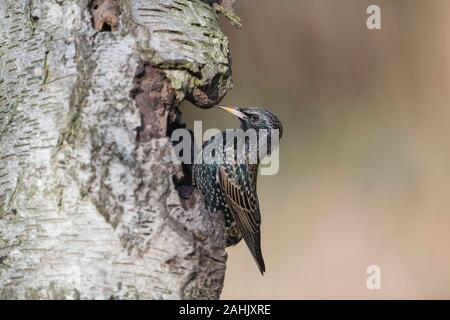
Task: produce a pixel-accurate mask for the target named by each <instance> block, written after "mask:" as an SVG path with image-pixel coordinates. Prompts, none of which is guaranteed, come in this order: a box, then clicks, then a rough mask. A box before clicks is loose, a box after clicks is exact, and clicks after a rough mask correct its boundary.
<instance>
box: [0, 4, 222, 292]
mask: <svg viewBox="0 0 450 320" xmlns="http://www.w3.org/2000/svg"><path fill="white" fill-rule="evenodd" d="M216 5H217V4H214V6H213V3H210V1H206V0H205V1H201V0H192V1H189V0H96V1H88V0H1V1H0V298H1V299H114V298H118V299H126V298H131V299H134V298H138V299H180V298H187V299H201V298H207V299H208V298H213V299H214V298H218V297H219V295H220V292H221V289H222V286H223V280H224V272H225V262H226V254H225V251H224V246H225V243H224V235H223V221H222V217H221V216H220V215H212V214H210V213H208V212H207V211H206V210H205V208H204V206H203V198H202V197H201V195H199V194H198V192H195V193H194V194H193V195H192V197H191V198H190V199H187V200H184V199H181V198H180V197H179V195H178V193H177V191H176V183H178V182H180V181H181V182H183V181H184V182H186V181H187V180H189V179H188V176H187V177H184V179H183V175H184V174H186V173H185V172H183V169H182V168H181V166H178V165H175V164H173V162H172V161H171V148H172V145H171V142H170V138H168V137H167V135H168V133H170V130H171V128H174V127H177V126H180V125H182V124H181V123H180V117H179V112H178V110H177V108H178V105H179V103H180V102H181V101H182V100H183V99H188V100H190V101H192V102H193V103H195V104H197V105H199V106H209V105H211V104H213V103H217V102H219V101H220V100H221V99H222V97H223V96H224V95H225V93H226V92H227V91H228V90H229V89H230V88H231V70H230V64H231V63H230V55H229V47H228V42H227V39H226V37H225V36H224V35H223V34H222V33H221V31H220V27H219V25H218V18H217V12H216V11H217V8H215V7H216Z"/></svg>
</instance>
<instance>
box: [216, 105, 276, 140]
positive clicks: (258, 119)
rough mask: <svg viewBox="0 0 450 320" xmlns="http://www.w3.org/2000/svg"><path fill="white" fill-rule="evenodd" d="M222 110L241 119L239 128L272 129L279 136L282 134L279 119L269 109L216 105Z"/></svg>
mask: <svg viewBox="0 0 450 320" xmlns="http://www.w3.org/2000/svg"><path fill="white" fill-rule="evenodd" d="M216 107H217V108H220V109H222V110H225V111H227V112H229V113H231V114H233V115H234V116H236V117H237V118H239V120H240V121H241V129H243V130H247V129H255V130H259V129H266V130H268V131H272V130H274V129H276V130H278V131H279V137H280V138H281V136H282V135H283V125H282V124H281V121H280V119H278V117H277V116H276V115H274V114H273V113H272V112H270V111H269V110H266V109H263V108H259V107H254V108H241V107H226V106H216Z"/></svg>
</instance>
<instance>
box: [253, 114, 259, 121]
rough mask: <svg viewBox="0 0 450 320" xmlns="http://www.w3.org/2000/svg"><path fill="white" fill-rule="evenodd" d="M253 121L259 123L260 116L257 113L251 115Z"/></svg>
mask: <svg viewBox="0 0 450 320" xmlns="http://www.w3.org/2000/svg"><path fill="white" fill-rule="evenodd" d="M251 119H252V121H259V116H258V115H257V114H256V113H254V114H252V115H251Z"/></svg>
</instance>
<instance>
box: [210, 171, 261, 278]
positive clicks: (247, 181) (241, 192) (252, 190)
mask: <svg viewBox="0 0 450 320" xmlns="http://www.w3.org/2000/svg"><path fill="white" fill-rule="evenodd" d="M257 174H258V166H257V165H244V164H242V165H240V164H233V165H221V166H219V170H218V178H219V179H218V180H219V184H220V186H221V188H222V190H223V191H224V193H225V195H226V199H227V202H228V205H229V207H230V209H231V211H232V213H233V217H234V220H235V221H236V224H237V226H238V228H239V231H240V232H241V234H242V237H243V238H244V240H245V242H246V244H247V246H248V247H249V249H250V251H251V253H252V255H253V257H254V258H255V260H256V263H257V264H258V267H259V270H260V271H261V273H264V271H265V266H264V259H263V256H262V252H261V232H260V226H261V214H260V211H259V202H258V197H257V195H256V177H257Z"/></svg>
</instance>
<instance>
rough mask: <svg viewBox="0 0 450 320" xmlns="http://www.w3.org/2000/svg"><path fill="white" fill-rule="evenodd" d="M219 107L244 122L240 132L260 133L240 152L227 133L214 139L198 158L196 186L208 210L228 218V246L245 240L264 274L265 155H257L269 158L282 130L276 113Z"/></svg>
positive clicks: (245, 144) (258, 109)
mask: <svg viewBox="0 0 450 320" xmlns="http://www.w3.org/2000/svg"><path fill="white" fill-rule="evenodd" d="M217 107H219V108H221V109H223V110H225V111H228V112H230V113H232V114H233V115H235V116H236V117H238V118H239V119H240V122H241V126H240V129H242V130H243V132H247V131H248V130H249V129H254V130H253V132H256V133H257V135H258V140H256V143H255V140H253V141H251V140H250V139H247V138H244V141H243V143H242V144H241V147H240V149H239V147H238V143H237V140H236V139H232V140H231V141H229V140H230V139H229V136H228V138H227V133H229V131H228V130H227V131H224V132H221V133H219V134H217V135H215V136H213V137H212V138H211V139H210V140H208V141H207V142H205V143H204V144H203V146H202V150H201V152H200V155H199V157H200V156H201V157H202V158H201V160H202V161H199V160H198V161H196V162H195V163H194V164H193V179H194V184H195V185H196V186H197V187H198V188H199V189H200V190H201V192H202V193H203V195H204V196H205V202H206V207H207V209H208V210H210V211H212V212H215V211H221V212H223V214H224V215H225V230H226V236H227V246H231V245H236V244H237V243H238V242H239V241H240V240H241V239H242V238H244V240H245V242H246V244H247V246H248V248H249V249H250V252H251V253H252V255H253V257H254V259H255V261H256V263H257V265H258V268H259V270H260V272H261V274H264V271H265V265H264V259H263V256H262V252H261V232H260V230H261V229H260V226H261V214H260V210H259V202H258V195H257V188H256V181H257V175H258V166H259V163H260V161H261V159H262V158H263V157H264V154H262V156H261V154H260V153H258V152H260V151H261V150H262V149H264V150H267V151H266V155H269V154H270V153H271V152H272V151H273V150H274V149H275V148H276V147H277V144H278V141H279V138H281V135H282V133H283V127H282V125H281V122H280V120H279V119H278V118H277V117H276V116H275V115H274V114H273V113H271V112H270V111H268V110H265V109H262V108H232V107H224V106H217ZM261 129H263V130H261ZM241 132H242V131H241ZM263 133H264V134H263ZM273 134H277V135H278V136H276V139H275V143H274V142H273V141H272V140H271V139H270V138H271V137H272V135H273ZM261 137H263V138H264V139H261ZM262 141H265V142H267V144H266V145H265V147H262V146H260V144H261V143H262ZM217 142H221V144H218V145H222V146H223V153H224V158H222V159H220V157H216V158H214V156H216V154H215V152H217V149H214V148H212V146H213V145H214V143H217ZM255 144H256V146H255ZM262 144H264V143H262ZM211 150H212V151H211ZM239 150H241V152H240V151H239ZM230 151H231V154H232V155H233V156H232V157H229V154H230V153H228V156H226V155H225V154H227V152H230ZM240 155H244V158H239V157H240ZM255 155H256V157H255ZM207 157H213V159H211V160H210V161H209V163H205V162H207V161H205V159H206V158H207ZM238 159H240V160H241V161H238ZM242 159H243V160H242ZM251 159H253V161H252V160H251Z"/></svg>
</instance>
